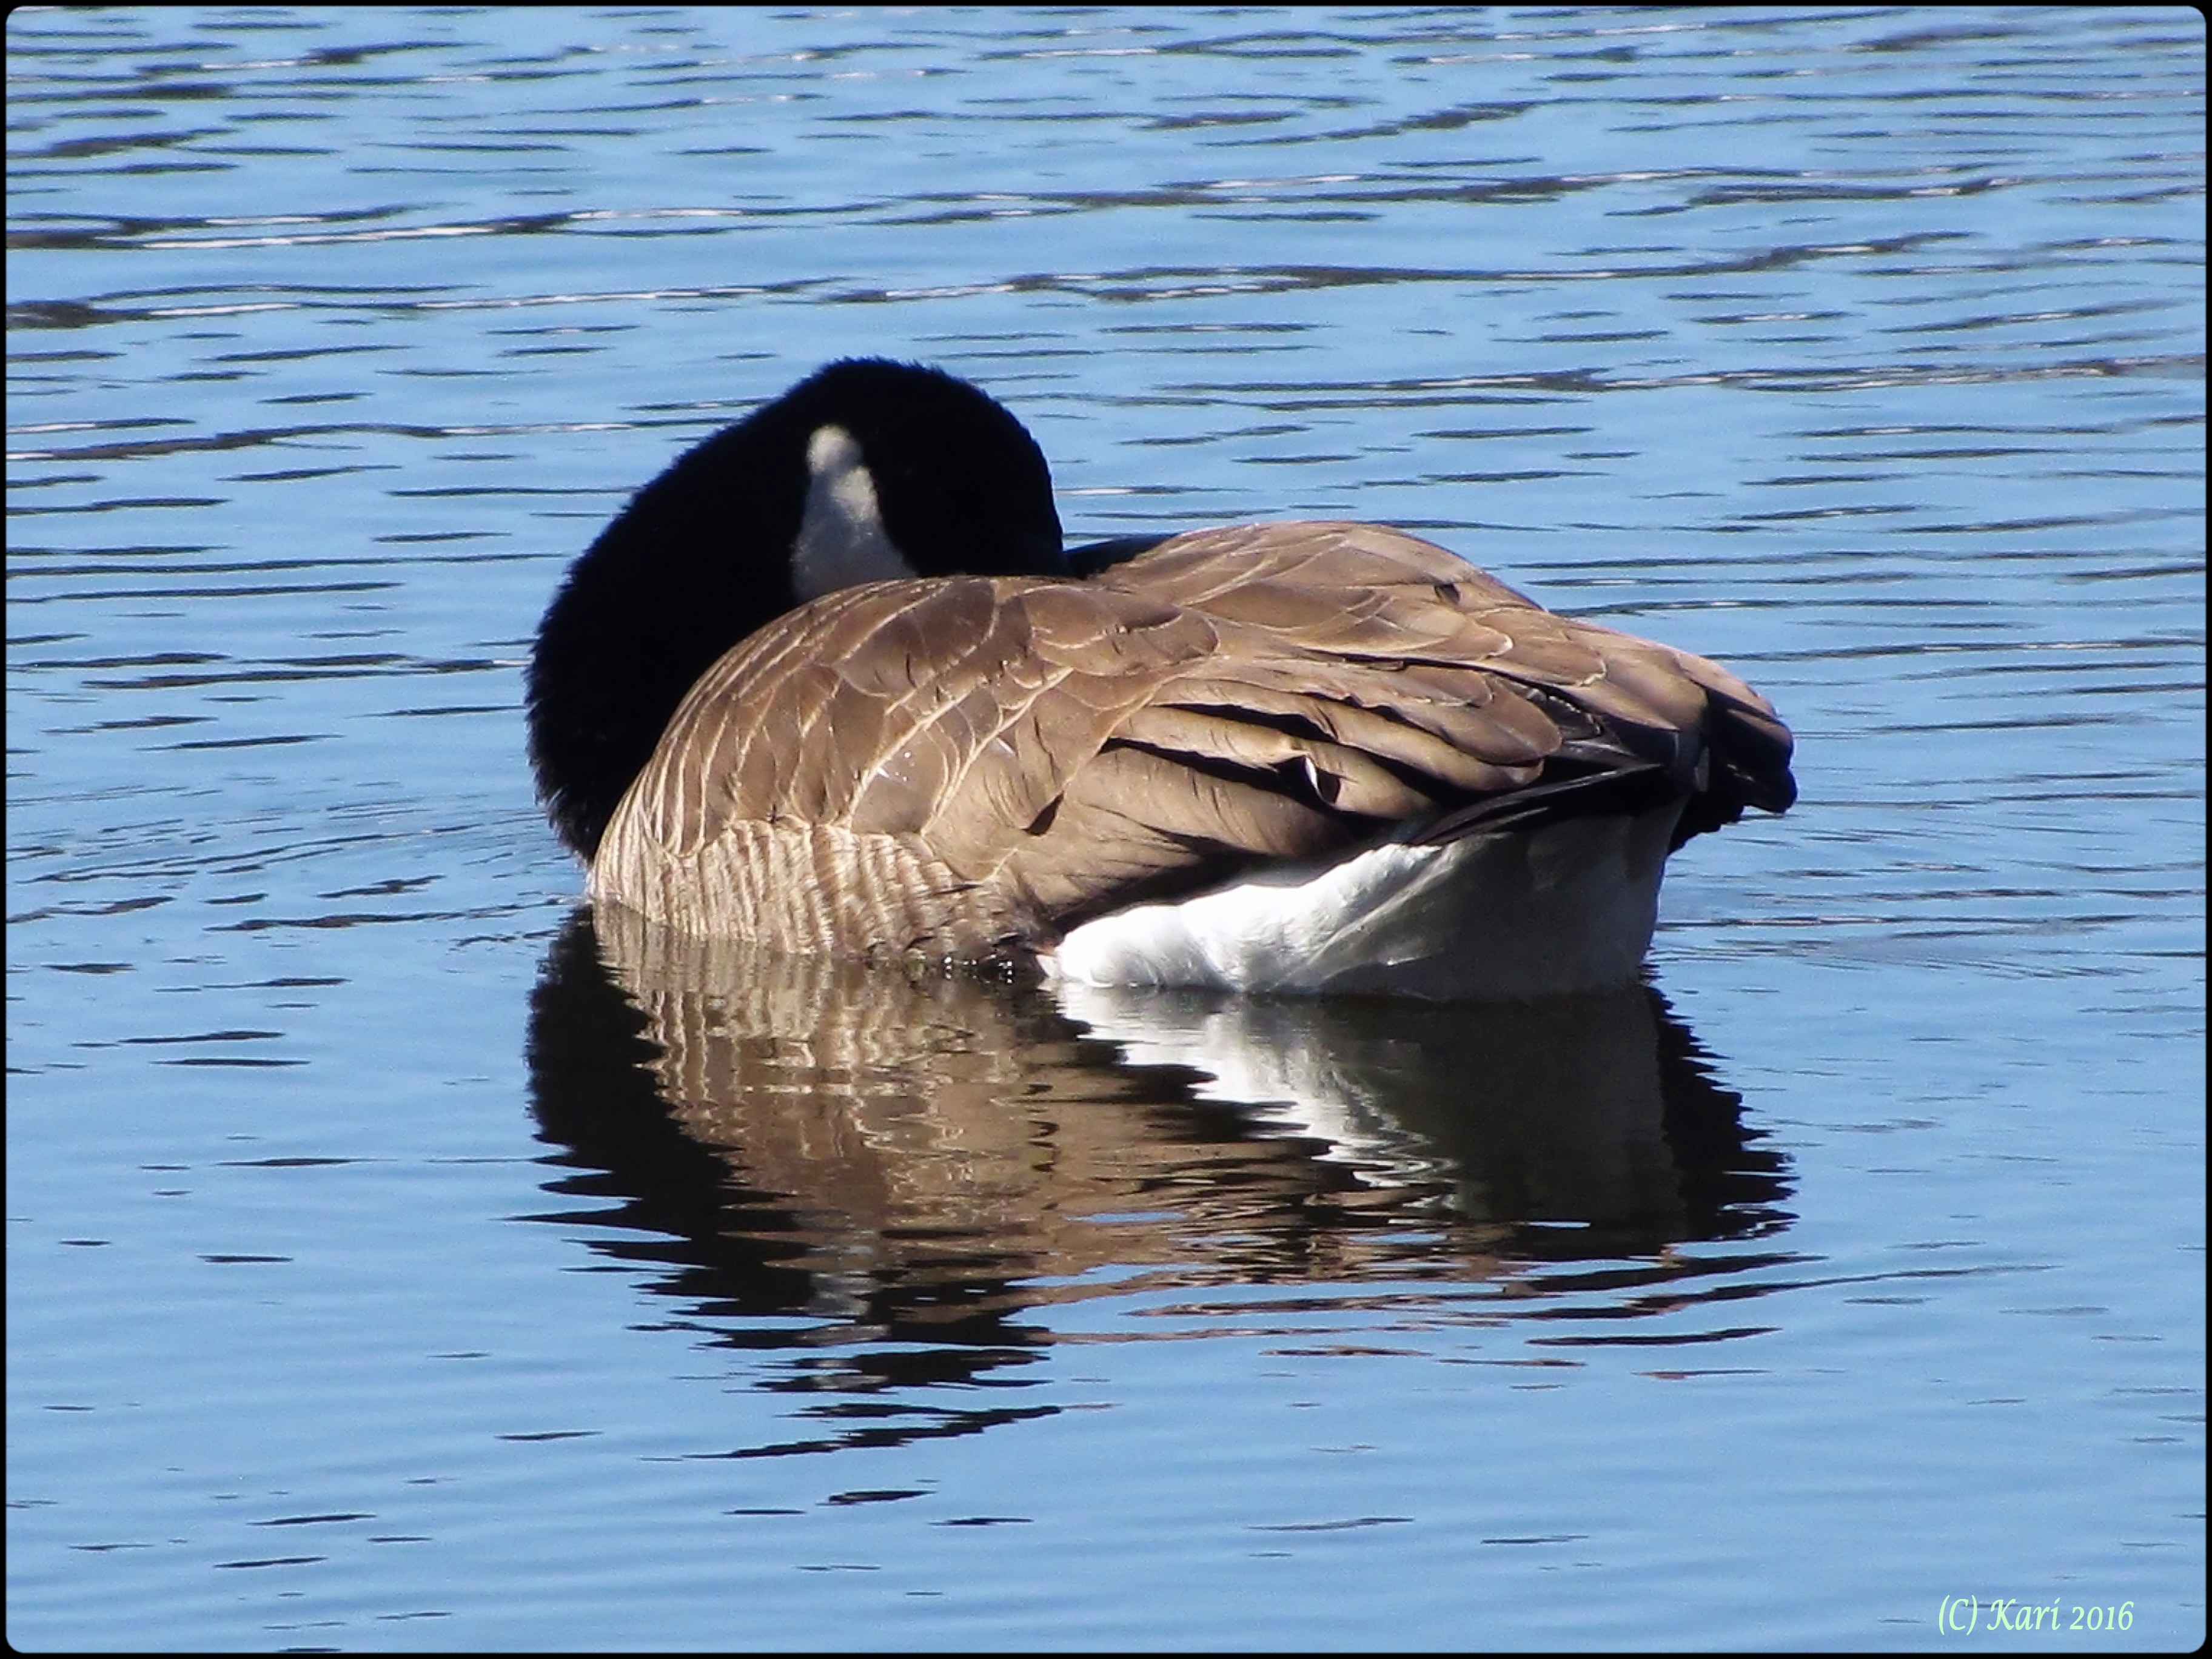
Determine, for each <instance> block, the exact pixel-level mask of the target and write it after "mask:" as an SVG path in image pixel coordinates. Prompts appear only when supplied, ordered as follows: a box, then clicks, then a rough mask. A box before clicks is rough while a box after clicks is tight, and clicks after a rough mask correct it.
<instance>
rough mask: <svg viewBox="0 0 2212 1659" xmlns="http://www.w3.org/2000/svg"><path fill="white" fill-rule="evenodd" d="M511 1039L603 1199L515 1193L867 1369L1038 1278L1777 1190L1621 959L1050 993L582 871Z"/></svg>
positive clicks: (1538, 1236) (1056, 1281) (1767, 1211)
mask: <svg viewBox="0 0 2212 1659" xmlns="http://www.w3.org/2000/svg"><path fill="white" fill-rule="evenodd" d="M528 1060H529V1071H530V1077H531V1083H532V1097H533V1102H534V1106H535V1109H536V1112H537V1115H538V1121H539V1123H540V1126H541V1127H542V1129H543V1132H544V1135H545V1137H546V1138H547V1139H549V1140H550V1141H552V1142H554V1143H556V1144H557V1145H559V1146H562V1148H564V1149H565V1150H564V1151H563V1152H562V1154H561V1155H560V1157H559V1159H558V1161H559V1162H560V1163H562V1164H566V1165H567V1166H568V1167H569V1168H570V1169H571V1170H574V1173H573V1174H570V1175H568V1176H564V1177H562V1179H561V1180H560V1181H559V1182H556V1183H555V1185H554V1188H553V1190H555V1191H556V1192H559V1193H562V1194H567V1195H570V1196H574V1197H588V1198H592V1199H595V1200H602V1201H603V1204H602V1207H599V1208H597V1209H593V1210H584V1211H578V1210H574V1209H572V1210H568V1211H566V1212H562V1213H561V1214H558V1215H551V1216H547V1217H545V1218H544V1219H547V1220H553V1221H558V1222H561V1223H563V1224H569V1225H573V1224H574V1223H575V1222H576V1221H578V1220H579V1219H588V1220H590V1221H592V1222H593V1223H596V1224H598V1225H600V1226H603V1227H605V1228H607V1229H609V1230H611V1231H613V1232H614V1233H615V1234H616V1237H614V1238H613V1239H611V1240H608V1239H601V1240H599V1241H595V1242H594V1243H593V1244H592V1248H593V1249H596V1250H599V1251H601V1252H604V1253H605V1254H606V1255H609V1256H611V1257H614V1258H617V1259H619V1260H623V1261H635V1262H638V1263H641V1264H642V1263H657V1264H659V1266H660V1267H662V1268H663V1269H664V1270H665V1272H664V1275H663V1276H662V1277H661V1278H659V1279H658V1280H657V1281H656V1283H655V1286H654V1287H655V1288H656V1289H658V1290H659V1291H661V1292H663V1293H664V1294H665V1295H666V1296H668V1297H671V1298H674V1299H675V1300H676V1301H678V1303H680V1304H684V1307H685V1313H684V1316H683V1317H684V1318H685V1319H686V1320H687V1321H695V1322H701V1323H702V1324H703V1325H706V1326H708V1327H709V1328H712V1329H713V1330H714V1332H715V1334H716V1335H717V1336H718V1338H719V1339H720V1340H726V1341H728V1342H732V1343H735V1344H738V1345H742V1346H810V1345H811V1346H822V1347H824V1348H828V1347H836V1348H837V1349H838V1350H840V1353H839V1355H838V1356H837V1358H836V1360H835V1362H834V1367H833V1368H845V1370H847V1372H848V1373H849V1370H850V1369H852V1368H856V1367H857V1368H858V1369H859V1370H862V1371H865V1372H867V1373H870V1374H872V1375H873V1376H876V1377H878V1379H880V1380H882V1381H884V1382H891V1383H927V1382H947V1381H977V1380H981V1378H982V1376H983V1374H984V1373H986V1372H988V1371H994V1370H998V1369H999V1368H1001V1367H1004V1366H1006V1365H1008V1364H1014V1363H1017V1362H1018V1361H1019V1360H1020V1359H1022V1358H1024V1356H1025V1354H1030V1355H1033V1351H1034V1350H1035V1349H1036V1347H1037V1346H1039V1345H1041V1344H1042V1343H1043V1342H1044V1341H1046V1340H1048V1328H1047V1326H1046V1324H1045V1322H1043V1321H1042V1319H1040V1318H1038V1317H1037V1316H1036V1310H1040V1309H1041V1308H1042V1307H1043V1306H1044V1304H1048V1303H1053V1302H1060V1301H1066V1300H1072V1299H1079V1298H1081V1297H1089V1296H1096V1295H1098V1294H1101V1293H1102V1292H1109V1291H1127V1289H1128V1288H1130V1286H1131V1284H1132V1281H1133V1280H1134V1281H1138V1282H1141V1283H1143V1284H1146V1285H1227V1284H1251V1283H1295V1282H1315V1283H1320V1282H1338V1283H1341V1282H1345V1281H1363V1280H1364V1281H1374V1280H1376V1279H1384V1278H1390V1279H1407V1278H1419V1279H1431V1280H1433V1279H1437V1278H1438V1277H1443V1278H1446V1279H1464V1280H1474V1279H1497V1278H1498V1277H1500V1276H1505V1275H1511V1274H1513V1273H1516V1272H1519V1271H1522V1270H1523V1268H1524V1267H1526V1265H1527V1264H1528V1263H1530V1262H1532V1261H1563V1260H1575V1259H1590V1260H1596V1259H1599V1258H1615V1259H1617V1258H1621V1257H1637V1256H1641V1257H1645V1258H1650V1257H1652V1256H1655V1255H1661V1253H1662V1252H1664V1251H1665V1249H1666V1247H1668V1246H1669V1245H1671V1244H1674V1243H1680V1242H1683V1241H1686V1240H1693V1239H1721V1238H1734V1237H1750V1236H1753V1235H1759V1234H1764V1233H1767V1232H1771V1231H1775V1230H1777V1229H1778V1228H1780V1227H1781V1226H1783V1225H1786V1223H1787V1221H1788V1219H1789V1218H1788V1216H1787V1215H1786V1213H1785V1212H1783V1211H1782V1210H1781V1209H1780V1208H1779V1207H1778V1204H1779V1200H1781V1199H1782V1198H1783V1197H1784V1196H1785V1195H1786V1191H1787V1188H1786V1186H1785V1182H1784V1166H1783V1164H1782V1161H1781V1159H1780V1158H1779V1157H1778V1155H1777V1154H1776V1153H1775V1152H1771V1150H1767V1149H1765V1148H1764V1147H1762V1146H1760V1145H1759V1138H1758V1136H1757V1135H1756V1134H1755V1133H1751V1132H1747V1131H1746V1130H1745V1128H1744V1127H1743V1126H1742V1124H1741V1116H1740V1102H1739V1100H1738V1097H1736V1096H1735V1095H1733V1094H1731V1093H1729V1091H1725V1090H1723V1089H1722V1088H1720V1087H1718V1086H1717V1085H1716V1084H1715V1083H1714V1081H1713V1080H1712V1079H1711V1076H1710V1074H1709V1073H1708V1072H1707V1070H1706V1067H1705V1064H1704V1063H1703V1062H1702V1061H1701V1060H1700V1059H1699V1054H1698V1050H1697V1048H1696V1044H1695V1042H1693V1041H1692V1038H1691V1036H1690V1035H1689V1033H1688V1032H1687V1031H1686V1030H1685V1029H1684V1028H1683V1027H1682V1025H1681V1024H1680V1023H1679V1022H1678V1021H1677V1020H1676V1019H1675V1018H1674V1016H1673V1015H1672V1014H1671V1013H1670V1012H1668V1008H1667V1006H1666V1004H1665V1002H1664V1001H1663V1000H1662V998H1660V997H1659V996H1658V994H1656V992H1653V991H1651V990H1649V989H1646V988H1644V987H1634V988H1632V989H1630V990H1627V991H1624V992H1620V993H1616V994H1608V995H1605V996H1599V997H1582V998H1571V999H1559V1000H1555V1001H1553V1002H1548V1003H1538V1004H1523V1005H1517V1006H1500V1007H1486V1006H1465V1005H1462V1006H1419V1005H1407V1004H1403V1003H1389V1002H1379V1001H1378V1002H1359V1001H1348V1000H1339V1001H1316V1000H1298V1001H1287V1000H1285V1001H1269V1000H1256V999H1247V998H1237V997H1229V996H1222V995H1218V994H1207V993H1197V992H1190V993H1166V994H1164V993H1161V992H1158V991H1120V990H1105V989H1098V988H1095V987H1085V988H1083V989H1081V990H1079V991H1078V990H1073V989H1066V990H1062V991H1061V992H1060V994H1058V995H1057V996H1055V995H1054V993H1053V992H1052V991H1051V990H1050V989H1048V988H1047V987H1037V986H1030V985H1020V984H1010V983H1003V982H987V981H978V980H975V979H960V978H952V977H944V976H935V975H926V976H911V975H905V974H902V973H900V972H897V971H896V970H886V969H869V968H867V967H865V966H862V965H859V964H854V963H840V962H834V961H828V960H819V959H806V958H795V957H775V956H771V955H765V954H760V953H757V952H752V951H748V950H747V949H746V948H745V947H744V946H741V945H734V944H732V943H729V942H727V941H715V940H703V939H692V938H688V937H685V936H683V935H679V934H676V933H669V932H666V931H664V930H662V929H660V928H658V927H654V926H653V925H652V924H650V923H648V922H647V921H644V920H643V919H642V918H640V917H638V916H636V915H634V914H631V913H629V912H627V911H624V910H623V909H621V908H617V907H608V908H605V909H603V910H601V911H600V912H599V914H598V915H597V916H596V918H595V917H594V916H593V915H592V914H591V913H590V912H588V911H584V910H580V911H579V912H578V913H577V914H576V915H575V916H574V917H573V918H572V919H571V921H570V922H569V924H568V926H567V927H566V928H565V929H564V930H563V931H562V933H561V934H560V935H559V936H558V937H557V938H556V940H555V941H554V943H553V945H552V947H551V949H550V952H549V953H548V956H547V957H546V961H545V963H544V971H543V973H542V975H541V977H540V980H539V982H538V987H537V988H536V990H535V992H534V993H533V995H532V1008H531V1020H530V1036H529V1054H528ZM1657 1272H1658V1276H1659V1277H1662V1278H1663V1277H1665V1274H1666V1272H1667V1269H1666V1268H1665V1267H1664V1265H1663V1262H1662V1266H1661V1267H1660V1268H1659V1269H1658V1270H1657ZM1644 1282H1646V1283H1647V1284H1648V1283H1649V1280H1648V1279H1645V1280H1644ZM732 1316H737V1317H736V1318H735V1320H734V1322H733V1321H732ZM763 1316H784V1317H782V1318H781V1319H771V1318H763ZM824 1359H825V1363H826V1362H827V1361H828V1359H829V1357H828V1356H827V1355H825V1356H824ZM821 1380H822V1381H823V1382H828V1381H829V1380H830V1379H829V1378H828V1377H826V1376H825V1377H823V1378H822V1379H821ZM848 1380H849V1377H848ZM1000 1380H1011V1378H1009V1377H1006V1376H1001V1378H1000Z"/></svg>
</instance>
